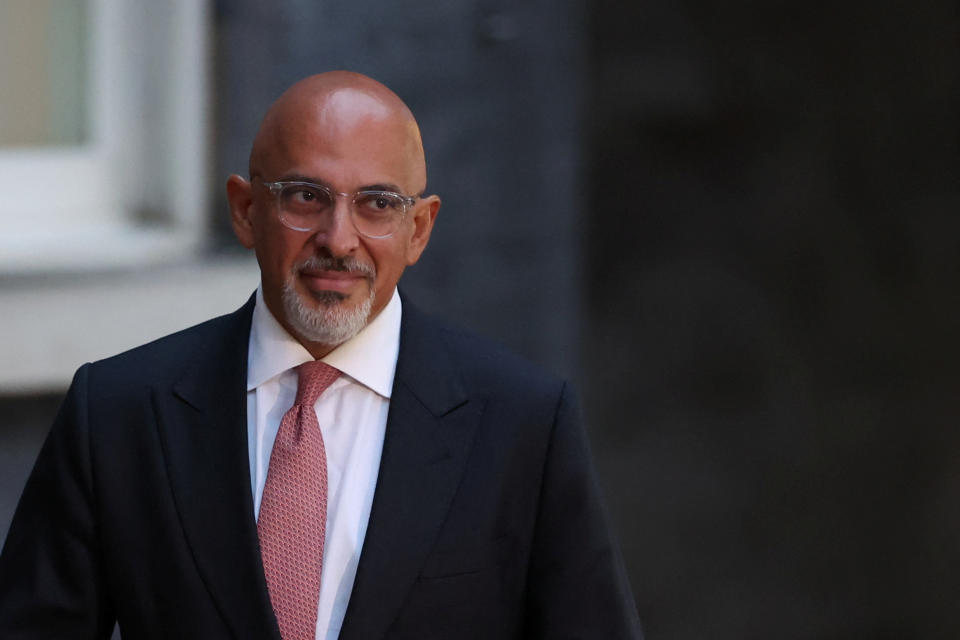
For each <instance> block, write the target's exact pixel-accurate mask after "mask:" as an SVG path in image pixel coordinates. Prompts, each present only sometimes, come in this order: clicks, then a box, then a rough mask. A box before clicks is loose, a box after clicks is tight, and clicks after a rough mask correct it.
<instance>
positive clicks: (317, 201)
mask: <svg viewBox="0 0 960 640" xmlns="http://www.w3.org/2000/svg"><path fill="white" fill-rule="evenodd" d="M332 205H333V198H332V196H331V195H330V193H329V192H328V191H326V190H325V189H323V188H322V187H319V186H316V185H308V184H287V185H284V187H283V189H281V191H280V211H281V213H282V216H283V221H284V222H286V223H287V224H288V225H290V226H292V227H294V228H296V229H303V230H309V229H313V228H314V227H315V226H316V225H317V224H319V222H320V220H321V219H322V218H323V215H324V214H325V213H327V212H328V211H330V209H331V208H332Z"/></svg>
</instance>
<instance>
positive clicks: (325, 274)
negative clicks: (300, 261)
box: [300, 269, 367, 293]
mask: <svg viewBox="0 0 960 640" xmlns="http://www.w3.org/2000/svg"><path fill="white" fill-rule="evenodd" d="M300 279H301V280H302V281H303V283H304V284H305V285H306V286H307V288H308V289H310V290H311V291H336V292H339V293H350V292H351V291H353V290H354V289H355V288H356V287H357V286H358V285H360V284H362V283H364V282H366V281H367V276H366V275H365V274H363V273H358V272H356V271H330V270H320V269H304V270H302V271H301V272H300Z"/></svg>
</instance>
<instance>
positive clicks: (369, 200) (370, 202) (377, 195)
mask: <svg viewBox="0 0 960 640" xmlns="http://www.w3.org/2000/svg"><path fill="white" fill-rule="evenodd" d="M356 202H357V207H358V208H359V209H363V210H366V211H368V212H371V213H393V212H395V211H402V210H403V199H402V198H401V197H400V196H398V195H397V194H395V193H390V192H388V191H368V192H363V193H358V194H357V199H356Z"/></svg>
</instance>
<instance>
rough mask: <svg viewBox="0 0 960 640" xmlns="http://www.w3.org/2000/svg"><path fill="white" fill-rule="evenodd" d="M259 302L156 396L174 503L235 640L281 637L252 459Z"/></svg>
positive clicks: (229, 320)
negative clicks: (259, 526) (250, 418)
mask: <svg viewBox="0 0 960 640" xmlns="http://www.w3.org/2000/svg"><path fill="white" fill-rule="evenodd" d="M252 311H253V299H252V298H251V300H250V301H249V302H248V303H247V304H246V305H245V306H244V307H243V308H241V309H240V310H239V311H237V312H236V313H234V314H232V315H230V316H226V317H225V318H223V319H222V320H223V326H221V327H220V328H219V331H211V332H210V333H211V340H210V341H209V342H208V343H207V344H206V345H205V346H206V348H205V349H204V351H203V352H201V353H197V354H195V355H194V363H195V364H194V366H193V367H192V368H191V369H190V370H188V371H187V372H186V373H185V374H184V375H183V376H182V377H181V379H180V380H179V381H177V382H176V383H175V384H174V385H173V386H172V387H171V388H157V389H155V390H154V408H155V410H156V413H157V418H158V425H159V431H160V439H161V443H162V446H163V450H164V455H165V457H166V461H167V471H168V474H169V479H170V485H171V488H172V491H173V496H174V499H175V501H176V505H177V509H178V510H179V514H180V518H181V523H182V526H183V530H184V534H185V536H186V539H187V542H188V544H189V546H190V549H191V551H192V552H193V556H194V560H195V562H196V564H197V568H198V569H199V571H200V574H201V576H202V578H203V580H204V582H205V583H206V585H207V588H208V589H209V591H210V594H211V596H212V597H213V599H214V601H215V602H216V604H217V607H218V608H219V610H220V612H221V614H222V615H223V617H224V619H225V620H226V621H227V623H228V624H229V625H230V626H231V627H232V630H233V632H234V635H235V636H237V637H257V638H275V639H276V640H279V638H280V635H279V630H278V629H277V626H276V621H275V618H274V616H273V610H272V608H271V606H270V598H269V594H268V592H267V587H266V580H265V579H264V577H263V568H262V564H261V561H260V553H259V544H258V539H257V530H256V522H255V521H254V517H253V499H252V497H251V494H250V467H249V458H248V453H247V429H246V380H247V345H248V340H249V333H250V321H251V317H252Z"/></svg>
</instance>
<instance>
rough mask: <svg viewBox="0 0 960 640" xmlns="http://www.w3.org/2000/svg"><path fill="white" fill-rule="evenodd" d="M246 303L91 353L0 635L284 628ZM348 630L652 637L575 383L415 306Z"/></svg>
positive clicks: (235, 633)
mask: <svg viewBox="0 0 960 640" xmlns="http://www.w3.org/2000/svg"><path fill="white" fill-rule="evenodd" d="M252 309H253V299H251V300H250V301H249V302H248V303H247V304H246V305H245V306H244V307H243V308H241V309H240V310H238V311H237V312H235V313H233V314H230V315H227V316H222V317H219V318H216V319H214V320H211V321H209V322H206V323H204V324H201V325H198V326H196V327H193V328H191V329H187V330H185V331H182V332H180V333H176V334H173V335H171V336H168V337H166V338H162V339H160V340H158V341H155V342H152V343H150V344H147V345H144V346H142V347H139V348H137V349H134V350H132V351H128V352H126V353H123V354H120V355H118V356H115V357H113V358H109V359H107V360H103V361H100V362H96V363H93V364H87V365H84V366H83V367H82V368H81V369H80V370H79V371H78V372H77V374H76V376H75V377H74V380H73V384H72V385H71V387H70V391H69V392H68V394H67V398H66V400H65V401H64V404H63V406H62V408H61V410H60V413H59V415H58V417H57V419H56V422H55V423H54V426H53V428H52V430H51V433H50V435H49V437H48V439H47V441H46V443H45V444H44V446H43V449H42V451H41V454H40V457H39V459H38V461H37V463H36V466H35V468H34V470H33V472H32V474H31V476H30V479H29V481H28V483H27V486H26V489H25V490H24V494H23V497H22V499H21V502H20V505H19V507H18V509H17V512H16V515H15V516H14V520H13V524H12V525H11V528H10V532H9V535H8V537H7V540H6V544H5V547H4V550H3V553H2V555H0V638H4V639H5V640H17V639H20V638H24V639H26V638H30V639H36V638H44V639H46V638H107V637H109V634H110V630H111V629H112V627H113V625H114V621H115V620H117V621H119V624H120V629H121V633H122V635H123V637H124V640H137V639H140V638H165V639H169V638H178V639H180V638H204V639H215V638H238V639H239V638H256V639H264V638H272V639H274V640H279V639H280V635H279V631H278V628H277V623H276V619H275V617H274V615H273V612H272V609H271V607H270V600H269V596H268V593H267V587H266V582H265V580H264V576H263V570H262V565H261V562H260V554H259V548H258V543H257V531H256V522H255V521H254V517H253V504H252V497H251V492H250V475H249V473H250V472H249V458H248V455H247V430H246V424H247V421H246V415H245V412H246V398H245V394H246V379H247V342H248V337H249V332H250V321H251V314H252ZM340 637H341V638H343V639H345V640H371V639H376V638H411V639H412V638H416V639H419V640H422V639H430V638H457V639H465V638H524V639H526V638H597V639H604V640H610V639H617V638H639V637H640V626H639V622H638V620H637V615H636V610H635V606H634V603H633V600H632V596H631V594H630V589H629V586H628V584H627V580H626V577H625V572H624V567H623V563H622V560H621V558H620V555H619V553H618V551H617V549H616V547H615V545H614V544H613V543H612V542H611V537H610V533H609V530H608V528H607V524H606V522H605V518H604V515H603V511H602V508H601V505H600V500H599V495H598V491H597V486H596V482H595V477H594V473H593V471H592V468H591V464H590V459H589V453H588V447H587V443H586V439H585V436H584V432H583V429H582V426H581V422H580V418H579V415H578V408H577V405H576V401H575V399H574V397H573V394H572V392H571V391H570V389H569V387H568V386H567V385H566V384H565V383H564V382H562V381H560V380H557V379H554V378H552V377H549V376H546V375H544V374H542V373H540V372H539V371H538V370H536V369H535V368H534V367H533V366H531V365H529V364H527V363H526V362H524V361H523V360H521V359H519V358H516V357H513V356H511V355H509V354H507V353H505V352H503V351H502V350H500V349H499V348H498V347H495V346H492V345H490V344H488V343H486V342H483V341H480V340H479V339H477V338H473V337H470V336H467V335H464V334H460V333H458V332H455V331H453V330H450V329H448V328H445V327H443V326H441V325H439V324H436V323H434V321H432V320H430V319H428V318H426V317H424V316H423V315H421V314H420V313H418V312H417V311H416V310H415V309H414V308H413V306H412V305H411V304H409V303H405V304H404V310H403V320H402V328H401V337H400V353H399V359H398V361H397V375H396V380H395V383H394V389H393V395H392V398H391V400H390V410H389V417H388V421H387V430H386V439H385V441H384V447H383V456H382V461H381V465H380V473H379V478H378V480H377V487H376V492H375V497H374V501H373V507H372V510H371V514H370V523H369V526H368V529H367V534H366V540H365V542H364V546H363V550H362V553H361V557H360V562H359V566H358V568H357V576H356V581H355V584H354V588H353V592H352V595H351V598H350V603H349V607H348V610H347V613H346V617H345V619H344V624H343V629H342V631H341V635H340Z"/></svg>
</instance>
